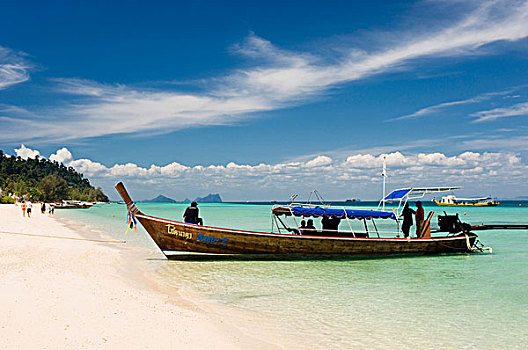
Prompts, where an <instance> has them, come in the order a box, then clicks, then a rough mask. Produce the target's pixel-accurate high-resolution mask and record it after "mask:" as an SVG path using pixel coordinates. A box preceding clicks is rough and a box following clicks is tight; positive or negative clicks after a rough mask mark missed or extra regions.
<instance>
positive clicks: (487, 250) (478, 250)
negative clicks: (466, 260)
mask: <svg viewBox="0 0 528 350" xmlns="http://www.w3.org/2000/svg"><path fill="white" fill-rule="evenodd" d="M464 236H466V245H467V248H468V250H470V251H472V252H474V253H490V254H491V253H493V249H492V248H491V247H484V245H483V244H482V243H480V241H478V240H477V241H475V244H473V246H471V242H470V241H469V236H468V235H467V233H464ZM479 244H480V246H479Z"/></svg>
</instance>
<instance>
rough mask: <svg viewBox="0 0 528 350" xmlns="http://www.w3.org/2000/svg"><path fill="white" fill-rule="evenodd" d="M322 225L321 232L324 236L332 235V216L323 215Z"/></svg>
mask: <svg viewBox="0 0 528 350" xmlns="http://www.w3.org/2000/svg"><path fill="white" fill-rule="evenodd" d="M321 226H322V227H323V229H322V231H321V234H322V235H323V236H329V235H331V234H332V233H331V232H330V230H331V226H332V222H331V221H330V218H329V217H328V215H326V214H325V215H323V218H322V219H321Z"/></svg>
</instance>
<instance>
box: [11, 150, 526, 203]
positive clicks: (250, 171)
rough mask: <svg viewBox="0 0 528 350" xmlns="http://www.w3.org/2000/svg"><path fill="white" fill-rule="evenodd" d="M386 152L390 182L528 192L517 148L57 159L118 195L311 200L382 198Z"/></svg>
mask: <svg viewBox="0 0 528 350" xmlns="http://www.w3.org/2000/svg"><path fill="white" fill-rule="evenodd" d="M16 152H17V155H20V156H23V155H24V157H27V156H30V157H34V156H35V155H40V152H39V151H37V150H32V149H29V148H27V147H25V146H24V145H22V146H21V147H20V148H19V149H17V150H16ZM383 158H385V159H386V162H387V167H388V180H389V188H395V187H403V186H447V185H461V186H463V187H464V188H467V189H468V190H471V189H474V191H476V192H478V193H480V191H482V190H483V189H486V194H488V193H487V192H490V191H492V192H494V195H497V196H506V195H510V196H512V197H514V196H516V195H518V193H520V192H523V191H524V192H526V191H528V185H527V183H528V165H527V164H526V163H524V162H523V161H522V159H521V158H520V157H519V156H518V155H517V154H515V153H511V152H463V153H460V154H456V155H450V156H449V155H445V154H443V153H438V152H433V153H409V154H402V153H401V152H391V153H383V154H367V153H364V154H356V155H350V156H348V157H346V158H345V159H342V160H339V159H332V158H330V157H327V156H322V155H321V156H318V157H315V158H313V159H309V160H307V161H293V162H283V163H276V164H265V163H260V164H256V165H248V164H236V163H234V162H230V163H228V164H227V165H219V164H218V165H215V164H213V165H197V166H192V167H191V166H186V165H184V164H180V163H178V162H172V163H170V164H167V165H155V164H152V165H150V166H149V167H141V166H139V165H137V164H134V163H126V164H115V165H113V166H105V165H103V164H101V163H99V162H96V161H93V160H90V159H75V158H74V157H73V155H72V154H71V152H70V151H69V150H68V149H67V148H62V149H60V150H58V151H57V152H56V153H55V154H52V155H50V157H49V159H50V160H56V161H61V162H62V163H64V165H66V166H71V167H73V168H75V169H76V170H77V171H79V172H81V173H83V174H84V176H85V177H86V178H88V179H90V181H91V182H92V183H93V184H95V185H97V186H102V187H103V188H104V189H105V191H106V192H107V193H108V194H109V195H111V196H112V197H114V198H116V197H115V195H113V194H114V190H113V185H114V184H115V183H116V182H118V181H124V182H126V183H127V184H128V185H130V187H131V189H132V190H133V191H134V192H136V193H140V194H141V195H143V196H144V198H150V197H152V195H153V194H154V193H155V192H160V191H161V192H162V193H164V194H167V195H170V196H173V197H174V198H184V197H193V196H196V195H198V194H202V192H204V193H206V192H207V191H209V192H213V191H214V192H220V193H222V195H223V197H225V198H226V199H228V200H229V199H231V200H251V199H253V200H255V199H262V200H266V199H267V200H269V199H277V198H282V197H288V196H289V195H290V194H291V192H297V193H299V194H301V198H300V199H301V200H304V199H306V198H303V197H302V195H306V196H307V195H308V193H309V192H310V191H311V190H313V189H314V188H316V189H318V190H319V191H321V192H322V193H324V194H325V198H334V199H339V198H341V199H342V198H345V197H363V198H369V199H376V198H378V197H379V193H378V192H379V191H378V187H379V185H380V183H381V177H380V174H381V165H382V162H383ZM508 184H511V186H509V185H508ZM343 191H345V192H343ZM469 194H471V193H469ZM280 196H282V197H280Z"/></svg>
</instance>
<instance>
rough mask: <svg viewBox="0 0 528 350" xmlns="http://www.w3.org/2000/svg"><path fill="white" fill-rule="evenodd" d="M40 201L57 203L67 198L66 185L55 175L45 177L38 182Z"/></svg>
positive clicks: (64, 181)
mask: <svg viewBox="0 0 528 350" xmlns="http://www.w3.org/2000/svg"><path fill="white" fill-rule="evenodd" d="M38 189H39V190H40V193H41V196H40V199H42V200H44V201H48V202H50V201H58V200H61V199H64V198H66V197H67V196H68V183H67V182H66V180H64V179H63V178H61V177H59V176H58V175H57V174H51V175H48V176H46V177H45V178H43V179H42V180H41V181H40V184H39V187H38Z"/></svg>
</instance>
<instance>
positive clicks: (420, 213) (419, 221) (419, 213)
mask: <svg viewBox="0 0 528 350" xmlns="http://www.w3.org/2000/svg"><path fill="white" fill-rule="evenodd" d="M424 214H425V213H424V208H423V207H422V202H420V201H418V202H416V216H415V217H416V237H418V238H420V235H421V231H422V226H423V222H424Z"/></svg>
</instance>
